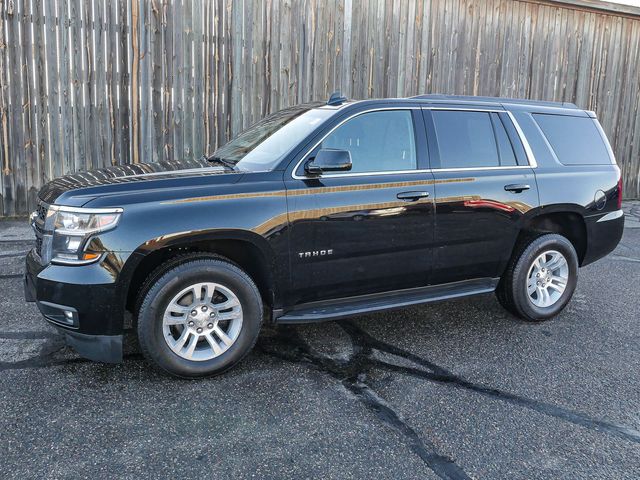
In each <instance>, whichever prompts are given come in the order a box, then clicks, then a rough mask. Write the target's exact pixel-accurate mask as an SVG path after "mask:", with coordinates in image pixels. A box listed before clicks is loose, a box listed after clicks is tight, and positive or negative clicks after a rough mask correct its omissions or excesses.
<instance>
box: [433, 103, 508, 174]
mask: <svg viewBox="0 0 640 480" xmlns="http://www.w3.org/2000/svg"><path fill="white" fill-rule="evenodd" d="M432 115H433V123H434V125H435V130H436V138H437V139H438V149H439V151H440V166H441V168H460V167H498V166H499V165H500V158H499V156H498V147H497V144H496V138H495V135H494V133H493V125H492V123H491V116H490V114H489V113H487V112H464V111H455V110H434V111H432Z"/></svg>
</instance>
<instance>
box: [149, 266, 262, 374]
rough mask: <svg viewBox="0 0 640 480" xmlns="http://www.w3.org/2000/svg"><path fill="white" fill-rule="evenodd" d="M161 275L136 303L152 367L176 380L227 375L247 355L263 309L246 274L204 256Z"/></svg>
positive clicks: (253, 343) (255, 290) (260, 300)
mask: <svg viewBox="0 0 640 480" xmlns="http://www.w3.org/2000/svg"><path fill="white" fill-rule="evenodd" d="M161 268H162V267H161ZM160 271H161V272H162V273H161V274H160V275H158V274H155V275H154V274H152V275H151V276H150V279H151V281H150V283H149V284H148V285H147V286H146V287H145V288H143V289H142V290H141V292H140V298H139V299H138V300H139V303H138V304H139V305H140V306H139V309H138V315H137V320H138V321H137V333H138V341H139V343H140V348H141V350H142V353H143V355H144V356H145V358H146V359H147V360H148V361H149V362H150V363H152V364H153V365H154V366H156V367H157V368H159V369H160V370H161V371H163V372H166V373H169V374H171V375H174V376H177V377H182V378H198V377H206V376H212V375H217V374H220V373H223V372H225V371H226V370H228V369H229V368H231V367H233V366H234V365H235V364H237V363H238V362H239V361H240V360H242V359H243V358H244V357H245V355H247V354H248V353H249V352H250V351H251V349H252V348H253V346H254V345H255V343H256V341H257V339H258V334H259V333H260V328H261V326H262V315H263V305H262V299H261V296H260V292H259V290H258V288H257V287H256V285H255V283H254V282H253V280H252V279H251V278H250V277H249V276H248V275H247V274H246V273H245V272H244V271H242V270H241V269H240V268H238V267H237V266H236V265H234V264H232V263H230V262H228V261H226V260H225V259H222V258H220V257H216V256H212V255H206V254H203V255H202V256H198V257H194V256H188V257H185V258H184V261H183V262H181V263H179V264H178V265H171V266H169V267H168V268H167V269H164V270H160Z"/></svg>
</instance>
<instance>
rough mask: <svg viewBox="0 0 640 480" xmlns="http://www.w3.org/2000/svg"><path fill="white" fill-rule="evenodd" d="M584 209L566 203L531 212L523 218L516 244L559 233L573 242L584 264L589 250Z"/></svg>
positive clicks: (579, 260) (579, 259)
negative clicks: (527, 239)
mask: <svg viewBox="0 0 640 480" xmlns="http://www.w3.org/2000/svg"><path fill="white" fill-rule="evenodd" d="M583 211H584V208H583V207H581V206H579V205H572V204H566V205H553V206H545V207H543V208H539V209H536V210H535V211H532V212H530V214H529V215H527V216H526V217H525V218H524V220H523V223H522V226H521V229H520V233H519V235H518V240H517V242H516V245H518V244H519V243H520V242H522V241H525V239H526V238H530V237H531V236H537V235H540V234H545V233H557V234H559V235H562V236H563V237H566V238H567V239H568V240H569V241H570V242H571V244H572V245H573V248H574V249H575V250H576V254H577V255H578V263H579V265H582V262H583V260H584V258H585V255H586V252H587V225H586V222H585V219H584V214H583ZM514 248H515V247H514Z"/></svg>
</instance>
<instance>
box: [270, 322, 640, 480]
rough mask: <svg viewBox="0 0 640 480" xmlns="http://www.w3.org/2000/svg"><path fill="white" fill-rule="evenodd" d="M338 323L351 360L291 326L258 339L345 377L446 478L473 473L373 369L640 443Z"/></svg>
mask: <svg viewBox="0 0 640 480" xmlns="http://www.w3.org/2000/svg"><path fill="white" fill-rule="evenodd" d="M338 325H339V326H340V327H341V328H342V329H343V330H344V331H345V332H346V333H347V335H349V337H350V339H351V342H352V345H353V349H354V354H353V355H352V356H351V357H350V358H349V359H348V360H333V359H331V358H328V357H325V356H321V355H317V354H315V353H313V352H312V351H311V349H310V347H309V346H308V345H307V344H306V342H305V341H304V340H303V339H302V338H301V336H300V335H299V334H298V333H297V332H296V331H295V330H294V329H292V328H291V327H280V328H279V329H278V330H277V335H276V336H273V337H267V338H261V340H260V341H259V342H258V348H259V349H260V350H261V351H262V352H263V353H265V354H267V355H271V356H274V357H277V358H280V359H283V360H286V361H290V362H295V363H304V364H306V365H310V366H312V367H314V368H316V369H317V370H319V371H321V372H323V373H326V374H329V375H330V376H332V377H333V378H335V379H337V380H339V381H340V382H341V383H342V385H343V386H344V387H346V388H347V389H348V390H349V391H351V392H352V393H353V394H355V395H356V397H357V398H358V399H359V400H360V401H361V402H362V403H363V404H364V405H365V406H367V407H368V408H369V409H370V410H372V411H373V412H374V413H376V415H377V416H378V418H379V419H380V420H382V421H383V422H385V423H387V424H388V425H390V426H391V427H392V428H394V429H395V430H396V431H398V432H399V433H400V434H402V435H403V436H404V437H405V439H406V440H407V443H408V445H409V446H410V448H411V449H412V450H413V451H414V453H416V454H417V455H418V456H419V457H420V458H421V459H422V460H423V461H424V462H425V463H426V464H427V466H429V468H431V469H432V470H433V471H434V472H435V473H436V474H437V475H439V476H440V477H441V478H468V475H467V474H466V473H465V472H464V471H463V470H462V469H461V468H460V467H459V466H458V465H456V464H455V462H454V461H453V460H451V459H450V458H449V457H446V456H444V455H442V454H440V453H438V451H437V449H436V447H435V445H434V444H433V443H432V442H430V441H428V440H426V439H421V438H420V437H419V436H418V434H417V433H416V432H415V430H413V429H412V428H411V427H410V426H409V425H407V424H406V423H405V422H404V421H403V420H402V418H401V416H400V414H398V413H397V412H396V411H395V410H394V409H393V407H392V406H390V405H389V404H388V403H386V402H385V401H384V400H383V399H382V398H380V396H379V395H378V394H377V393H376V392H375V391H374V390H373V389H372V388H371V387H370V386H369V385H367V384H366V383H365V380H366V378H367V374H368V373H369V372H370V371H371V370H373V369H381V370H387V371H390V372H393V373H398V374H404V375H409V376H413V377H415V378H419V379H422V380H427V381H430V382H433V383H438V384H441V385H445V386H450V387H453V388H457V389H462V390H467V391H471V392H474V393H477V394H480V395H483V396H485V397H488V398H491V399H494V400H500V401H503V402H506V403H510V404H513V405H517V406H519V407H523V408H527V409H529V410H533V411H535V412H538V413H542V414H544V415H547V416H550V417H554V418H556V419H558V420H562V421H565V422H569V423H572V424H574V425H577V426H580V427H584V428H588V429H590V430H594V431H597V432H601V433H606V434H609V435H613V436H616V437H618V438H622V439H624V440H628V441H631V442H634V443H640V431H638V430H635V429H633V428H631V427H627V426H625V425H620V424H616V423H613V422H608V421H605V420H600V419H596V418H592V417H590V416H588V415H585V414H583V413H581V412H576V411H573V410H571V409H568V408H565V407H560V406H557V405H553V404H551V403H547V402H543V401H539V400H535V399H531V398H527V397H523V396H521V395H517V394H514V393H510V392H507V391H504V390H501V389H499V388H494V387H490V386H486V385H482V384H479V383H474V382H471V381H468V380H466V379H464V378H463V377H461V376H459V375H456V374H454V373H452V372H450V371H449V370H447V369H445V368H443V367H440V366H439V365H436V364H435V363H433V362H431V361H429V360H427V359H424V358H422V357H420V356H418V355H416V354H414V353H411V352H408V351H406V350H403V349H401V348H399V347H396V346H394V345H390V344H388V343H385V342H383V341H381V340H378V339H377V338H375V337H373V336H371V335H370V334H369V333H367V332H366V331H364V330H363V329H361V328H360V327H358V326H356V325H355V324H354V323H353V322H349V321H346V322H341V323H339V324H338ZM375 351H378V352H382V353H387V354H390V355H393V356H395V357H398V358H401V359H404V360H406V361H409V362H411V363H413V364H415V365H419V366H420V367H422V368H416V367H406V366H402V365H395V364H393V363H389V362H386V361H382V360H379V359H377V358H374V357H373V354H374V352H375Z"/></svg>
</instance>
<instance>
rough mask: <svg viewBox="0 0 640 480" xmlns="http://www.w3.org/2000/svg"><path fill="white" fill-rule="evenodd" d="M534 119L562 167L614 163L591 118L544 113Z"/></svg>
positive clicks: (534, 116) (535, 115) (538, 114)
mask: <svg viewBox="0 0 640 480" xmlns="http://www.w3.org/2000/svg"><path fill="white" fill-rule="evenodd" d="M533 118H534V119H535V121H536V123H537V124H538V126H539V127H540V129H541V130H542V133H544V136H545V137H547V140H548V141H549V144H550V145H551V148H553V151H554V152H555V154H556V157H558V160H560V162H561V163H563V164H565V165H607V164H610V163H611V158H609V152H608V151H607V147H606V146H605V144H604V141H603V139H602V136H601V135H600V132H599V131H598V128H597V127H596V125H595V123H594V121H593V120H592V119H591V118H587V117H569V116H565V115H548V114H541V113H534V114H533Z"/></svg>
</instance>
